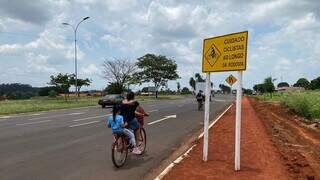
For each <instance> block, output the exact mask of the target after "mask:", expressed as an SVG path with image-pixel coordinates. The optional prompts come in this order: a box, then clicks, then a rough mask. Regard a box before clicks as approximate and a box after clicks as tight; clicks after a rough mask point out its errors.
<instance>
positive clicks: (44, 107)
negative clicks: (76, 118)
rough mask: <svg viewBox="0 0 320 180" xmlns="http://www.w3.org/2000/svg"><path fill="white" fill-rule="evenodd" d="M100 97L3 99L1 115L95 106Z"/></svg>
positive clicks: (0, 109) (0, 105)
mask: <svg viewBox="0 0 320 180" xmlns="http://www.w3.org/2000/svg"><path fill="white" fill-rule="evenodd" d="M98 99H99V97H81V98H79V101H78V102H77V101H76V100H75V99H74V98H70V99H69V100H68V101H65V100H64V98H62V97H58V98H47V97H41V98H40V97H37V98H32V99H30V100H10V101H1V102H0V115H5V114H16V113H26V112H37V111H48V110H54V109H67V108H77V107H86V106H94V105H97V102H98Z"/></svg>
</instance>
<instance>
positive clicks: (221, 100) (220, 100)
mask: <svg viewBox="0 0 320 180" xmlns="http://www.w3.org/2000/svg"><path fill="white" fill-rule="evenodd" d="M213 100H214V101H216V102H227V100H224V99H213Z"/></svg>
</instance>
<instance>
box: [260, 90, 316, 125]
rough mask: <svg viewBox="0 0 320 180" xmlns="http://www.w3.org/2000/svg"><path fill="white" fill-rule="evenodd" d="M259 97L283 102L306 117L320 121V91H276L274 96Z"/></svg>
mask: <svg viewBox="0 0 320 180" xmlns="http://www.w3.org/2000/svg"><path fill="white" fill-rule="evenodd" d="M258 98H259V99H260V100H265V101H278V102H281V104H283V105H285V106H287V107H288V108H290V109H292V110H294V111H295V112H297V113H298V114H299V115H301V116H303V117H305V118H308V119H312V120H315V121H320V91H305V92H296V93H274V94H273V96H272V98H271V97H270V95H260V96H258Z"/></svg>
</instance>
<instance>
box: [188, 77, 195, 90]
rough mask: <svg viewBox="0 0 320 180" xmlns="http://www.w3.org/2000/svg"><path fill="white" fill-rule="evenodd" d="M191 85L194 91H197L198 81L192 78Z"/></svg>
mask: <svg viewBox="0 0 320 180" xmlns="http://www.w3.org/2000/svg"><path fill="white" fill-rule="evenodd" d="M189 85H190V86H191V87H192V89H193V90H194V91H195V90H196V80H194V78H193V77H191V78H190V80H189Z"/></svg>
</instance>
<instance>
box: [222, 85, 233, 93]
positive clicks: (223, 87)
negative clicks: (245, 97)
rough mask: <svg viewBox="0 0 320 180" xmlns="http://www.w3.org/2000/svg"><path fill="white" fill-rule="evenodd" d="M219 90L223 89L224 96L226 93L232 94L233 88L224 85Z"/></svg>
mask: <svg viewBox="0 0 320 180" xmlns="http://www.w3.org/2000/svg"><path fill="white" fill-rule="evenodd" d="M219 88H220V89H221V91H222V92H223V94H225V93H228V94H230V92H231V88H230V87H229V86H226V85H224V84H219Z"/></svg>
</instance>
